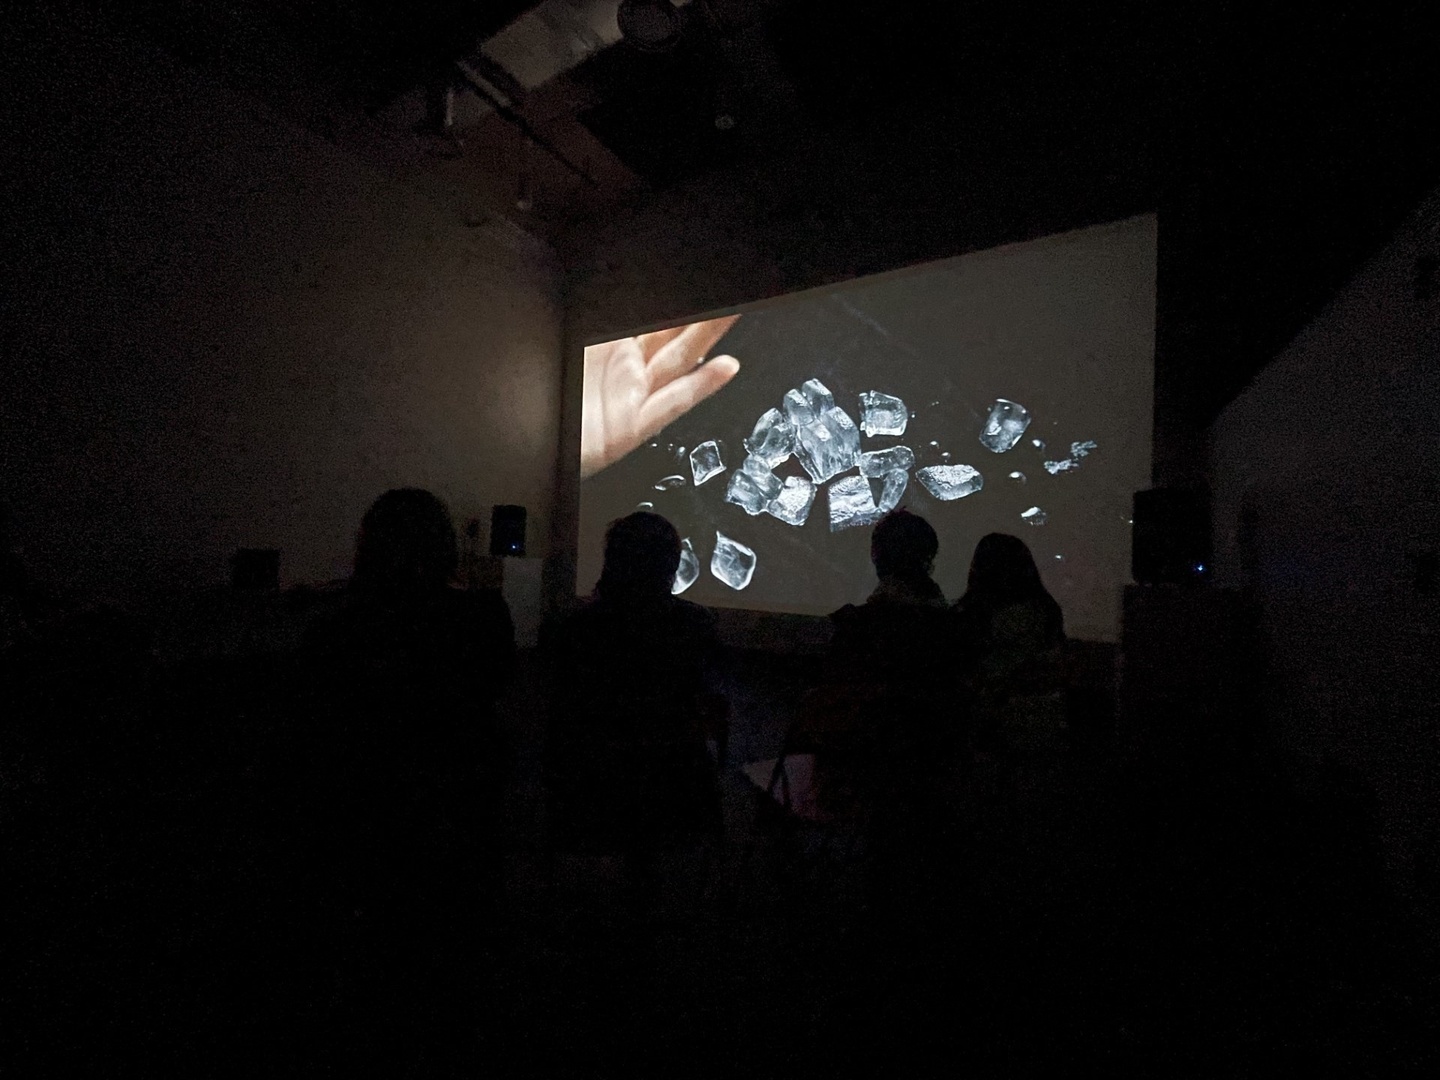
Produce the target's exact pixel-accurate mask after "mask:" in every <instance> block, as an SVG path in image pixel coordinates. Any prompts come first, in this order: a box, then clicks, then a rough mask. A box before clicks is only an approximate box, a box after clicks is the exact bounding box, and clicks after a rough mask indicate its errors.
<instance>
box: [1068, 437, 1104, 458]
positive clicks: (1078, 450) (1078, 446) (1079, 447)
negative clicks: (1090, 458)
mask: <svg viewBox="0 0 1440 1080" xmlns="http://www.w3.org/2000/svg"><path fill="white" fill-rule="evenodd" d="M1095 449H1098V448H1097V447H1096V445H1095V440H1094V439H1086V440H1085V441H1084V442H1072V443H1071V444H1070V456H1071V457H1072V458H1082V457H1085V456H1086V455H1087V454H1089V453H1090V451H1091V450H1095Z"/></svg>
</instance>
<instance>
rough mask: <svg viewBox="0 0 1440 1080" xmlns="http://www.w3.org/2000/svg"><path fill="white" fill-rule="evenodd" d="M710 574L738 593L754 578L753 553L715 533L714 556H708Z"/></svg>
mask: <svg viewBox="0 0 1440 1080" xmlns="http://www.w3.org/2000/svg"><path fill="white" fill-rule="evenodd" d="M710 573H711V574H713V575H714V576H715V577H717V578H719V579H720V580H721V581H723V582H724V583H725V584H726V585H729V586H730V588H732V589H734V590H735V591H736V592H739V591H740V590H741V589H743V588H745V586H746V585H749V584H750V579H751V578H752V577H754V576H755V552H753V551H752V550H750V549H749V548H748V547H746V546H745V545H744V544H742V543H740V541H738V540H731V539H730V537H728V536H726V535H725V534H724V533H722V532H719V531H717V532H716V533H715V554H713V555H711V556H710Z"/></svg>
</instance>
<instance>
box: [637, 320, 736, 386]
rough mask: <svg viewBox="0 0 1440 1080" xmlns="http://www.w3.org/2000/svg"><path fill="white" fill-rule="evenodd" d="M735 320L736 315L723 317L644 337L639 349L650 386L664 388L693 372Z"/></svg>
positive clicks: (660, 331)
mask: <svg viewBox="0 0 1440 1080" xmlns="http://www.w3.org/2000/svg"><path fill="white" fill-rule="evenodd" d="M738 318H740V316H739V315H725V316H722V317H721V318H719V319H706V320H705V321H704V322H698V323H691V324H690V325H689V326H682V327H680V328H679V329H678V330H659V331H656V332H655V333H654V334H646V335H644V336H643V337H642V338H641V339H640V347H641V349H642V350H644V352H645V355H646V356H647V357H648V358H649V361H648V363H647V365H646V368H647V370H648V372H649V375H650V385H651V386H653V387H659V386H664V385H665V384H666V383H668V382H670V381H672V380H674V379H678V378H680V377H681V376H682V375H684V374H686V373H687V372H689V371H691V370H693V369H694V368H695V366H696V365H697V364H699V363H700V362H701V361H702V360H704V359H705V354H706V353H707V352H709V351H710V350H711V349H712V348H714V346H715V343H716V342H717V341H719V340H720V339H721V338H722V337H724V336H725V331H727V330H729V329H730V327H732V326H734V325H735V320H736V319H738ZM667 335H668V336H667ZM727 381H728V380H727Z"/></svg>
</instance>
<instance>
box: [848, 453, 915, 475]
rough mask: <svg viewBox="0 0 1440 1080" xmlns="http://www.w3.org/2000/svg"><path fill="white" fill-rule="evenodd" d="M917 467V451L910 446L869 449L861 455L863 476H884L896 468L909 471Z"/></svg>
mask: <svg viewBox="0 0 1440 1080" xmlns="http://www.w3.org/2000/svg"><path fill="white" fill-rule="evenodd" d="M914 467H915V451H914V450H911V449H910V448H909V447H908V446H892V447H890V448H889V449H888V450H867V451H866V452H865V453H863V454H861V455H860V475H861V476H884V475H885V474H886V473H888V472H891V471H893V470H895V469H900V470H901V471H903V472H909V471H910V470H911V469H913V468H914Z"/></svg>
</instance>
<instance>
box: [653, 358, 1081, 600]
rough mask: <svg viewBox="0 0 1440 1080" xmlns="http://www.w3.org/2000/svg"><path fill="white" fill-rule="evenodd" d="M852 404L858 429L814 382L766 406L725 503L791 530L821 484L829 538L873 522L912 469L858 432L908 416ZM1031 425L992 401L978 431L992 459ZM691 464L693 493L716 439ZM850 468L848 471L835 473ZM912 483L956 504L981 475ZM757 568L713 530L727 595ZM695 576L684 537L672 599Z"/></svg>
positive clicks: (943, 470)
mask: <svg viewBox="0 0 1440 1080" xmlns="http://www.w3.org/2000/svg"><path fill="white" fill-rule="evenodd" d="M859 403H860V411H859V415H860V422H859V424H858V425H857V424H856V422H855V420H854V419H852V418H851V416H850V414H849V413H847V412H846V411H845V410H844V409H842V408H841V407H840V406H838V405H836V404H835V395H834V394H832V393H831V392H830V390H829V388H828V387H827V386H826V385H825V384H824V383H822V382H821V381H820V380H819V379H807V380H806V381H805V382H803V383H801V384H800V386H798V387H796V388H794V389H792V390H788V391H786V393H785V396H784V398H783V399H782V400H781V403H780V407H779V408H772V409H768V410H766V411H765V413H764V414H762V415H761V416H760V418H759V419H758V420H756V421H755V427H754V429H753V430H752V431H751V433H750V436H749V437H748V438H747V439H745V440H744V445H745V458H744V460H743V461H742V462H741V464H740V467H739V468H738V469H735V470H733V471H732V472H731V473H730V479H729V482H728V483H727V485H726V488H725V501H726V502H728V503H733V504H735V505H736V506H738V507H740V509H742V510H744V511H745V512H746V513H747V514H749V515H751V516H752V517H755V516H758V515H760V514H769V515H770V516H771V517H774V518H775V519H777V520H779V521H783V522H784V523H785V524H787V525H794V526H797V527H798V526H801V525H804V524H805V522H806V521H807V520H809V517H810V512H811V510H812V509H813V508H814V505H815V500H816V498H817V496H818V495H819V492H820V489H821V487H824V486H826V485H828V487H827V491H828V515H827V516H828V518H829V523H830V530H831V531H832V532H838V531H839V530H841V529H849V528H855V527H857V526H864V525H873V524H875V523H876V522H877V521H879V520H880V519H881V518H882V517H884V516H885V515H886V514H887V513H889V512H890V511H891V510H894V509H895V508H896V507H897V506H899V505H900V500H901V499H902V498H903V497H904V495H905V490H906V488H907V487H908V486H909V482H910V473H911V471H912V470H914V469H915V460H916V459H915V452H914V451H913V450H912V449H911V448H910V447H908V446H900V445H896V446H890V447H886V448H885V449H883V450H869V451H863V450H861V448H860V435H861V432H863V433H864V434H865V436H866V437H867V438H873V437H875V436H877V435H888V436H898V435H904V434H905V430H906V427H907V426H908V424H909V420H910V412H909V410H908V409H907V408H906V405H905V402H904V401H902V400H901V399H900V398H898V397H895V396H894V395H893V394H886V393H882V392H880V391H878V390H867V391H865V392H864V393H862V394H860V396H859ZM1030 421H1031V416H1030V412H1029V410H1028V409H1026V408H1025V406H1023V405H1021V404H1020V403H1019V402H1015V401H1009V400H1007V399H1005V398H996V399H995V400H994V402H993V403H992V404H991V406H990V411H989V414H988V415H987V417H986V419H985V425H984V427H983V429H982V430H981V433H980V443H981V445H983V446H984V447H985V448H986V449H987V450H990V451H991V452H992V453H996V454H1003V453H1007V452H1008V451H1010V450H1012V449H1014V448H1015V447H1016V446H1017V445H1018V444H1019V443H1020V441H1021V439H1022V438H1023V437H1024V435H1025V432H1026V429H1027V428H1029V426H1030ZM1032 442H1033V443H1034V445H1035V447H1036V448H1037V449H1041V450H1043V449H1044V447H1045V444H1044V442H1043V441H1042V440H1040V439H1033V440H1032ZM652 445H654V444H652ZM930 446H931V447H932V448H938V447H939V442H938V441H932V442H931V443H930ZM1095 449H1096V444H1095V442H1094V441H1093V440H1084V441H1080V442H1073V443H1071V444H1070V456H1069V457H1067V458H1063V459H1060V460H1058V461H1046V462H1044V467H1045V470H1046V471H1047V472H1048V473H1050V474H1051V475H1055V474H1057V473H1061V472H1067V471H1069V470H1071V469H1074V468H1076V467H1077V466H1078V465H1079V462H1080V459H1081V458H1084V457H1086V456H1087V455H1088V454H1089V453H1090V452H1091V451H1093V450H1095ZM676 457H677V458H679V459H680V460H682V461H683V460H684V457H685V448H684V447H680V448H679V450H678V452H677V453H676ZM792 457H794V458H795V460H796V462H797V463H798V465H799V466H800V467H801V469H803V471H804V475H790V476H785V477H779V476H776V475H775V469H776V468H777V467H779V466H780V465H783V464H784V463H785V462H787V461H789V460H790V458H792ZM689 458H690V475H691V480H692V482H693V483H694V484H695V486H696V487H699V486H700V485H701V484H704V483H705V482H706V481H708V480H710V479H712V478H713V477H715V476H718V475H719V474H720V473H722V472H725V471H726V465H725V462H724V459H723V456H722V453H721V448H720V444H719V443H718V442H716V441H715V440H710V441H708V442H702V443H701V444H700V445H698V446H696V447H695V448H694V449H693V450H692V451H690V454H689ZM941 458H942V460H944V461H946V462H948V461H949V459H950V455H949V454H948V453H946V454H942V455H941ZM852 469H854V470H855V473H854V474H852V475H843V474H847V473H850V471H851V470H852ZM915 478H916V479H917V480H919V482H920V484H921V486H922V487H924V488H925V490H926V491H927V492H928V493H929V494H930V495H931V496H932V497H933V498H935V499H938V500H940V501H941V502H951V501H954V500H956V499H963V498H965V497H966V496H968V495H973V494H974V493H975V492H977V491H980V490H982V489H983V488H984V486H985V478H984V477H983V476H982V475H981V474H980V471H979V470H978V469H976V468H975V467H974V466H971V465H963V464H943V465H931V466H927V467H925V468H922V469H919V470H917V471H915ZM1009 478H1010V479H1011V480H1012V481H1014V482H1016V483H1020V484H1023V483H1025V479H1026V477H1025V474H1024V473H1023V472H1020V471H1018V470H1016V471H1013V472H1011V473H1010V474H1009ZM877 481H878V495H877V488H876V482H877ZM684 483H685V477H684V476H681V475H678V474H677V475H671V476H666V477H665V478H664V479H662V480H660V481H659V482H658V483H657V484H656V485H655V488H656V490H658V491H666V490H669V489H671V488H675V487H680V486H682V485H684ZM642 505H649V504H642ZM1020 517H1021V518H1022V519H1023V520H1024V521H1026V522H1027V523H1028V524H1030V525H1043V524H1044V523H1045V521H1046V518H1047V515H1046V513H1045V511H1044V510H1042V509H1040V507H1038V506H1032V507H1030V509H1028V510H1026V511H1024V512H1023V513H1021V515H1020ZM756 562H757V559H756V556H755V552H754V550H753V549H752V548H750V547H747V546H746V545H745V544H742V543H741V542H740V541H738V540H735V539H733V538H731V537H729V536H726V535H725V534H724V533H722V532H716V534H715V549H714V552H713V553H712V555H711V557H710V573H711V575H712V576H714V577H715V578H717V579H718V580H720V581H722V582H724V583H725V584H726V585H727V586H729V587H730V588H732V589H735V590H740V589H744V588H746V587H747V586H748V585H749V584H750V581H751V579H752V578H753V577H754V574H755V566H756ZM699 577H700V557H699V555H698V554H697V553H696V551H695V548H694V545H693V544H692V543H691V541H690V538H689V537H686V538H685V540H684V543H683V545H682V548H681V552H680V567H679V569H678V570H677V571H676V573H675V584H674V588H673V592H674V593H675V595H677V596H678V595H679V594H680V593H683V592H685V591H686V590H687V589H689V588H690V587H691V586H692V585H694V584H695V582H696V581H697V580H699Z"/></svg>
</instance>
